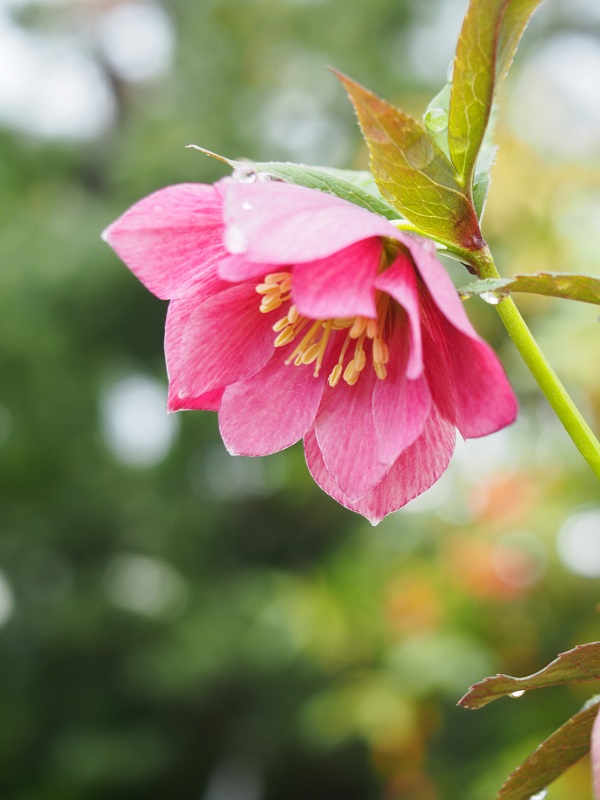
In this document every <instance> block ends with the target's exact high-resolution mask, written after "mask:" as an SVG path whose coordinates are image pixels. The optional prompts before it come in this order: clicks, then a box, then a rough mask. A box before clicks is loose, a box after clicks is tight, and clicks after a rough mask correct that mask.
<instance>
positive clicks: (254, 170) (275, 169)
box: [189, 145, 400, 220]
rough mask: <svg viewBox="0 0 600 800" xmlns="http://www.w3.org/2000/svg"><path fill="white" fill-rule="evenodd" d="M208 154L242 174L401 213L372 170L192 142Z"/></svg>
mask: <svg viewBox="0 0 600 800" xmlns="http://www.w3.org/2000/svg"><path fill="white" fill-rule="evenodd" d="M189 147H193V148H194V149H195V150H200V152H202V153H204V154H205V155H207V156H211V157H212V158H216V159H217V160H219V161H223V162H224V163H225V164H228V165H229V166H230V167H231V168H232V169H233V170H237V171H238V172H239V173H240V174H244V173H245V174H247V176H248V177H249V178H250V177H251V176H252V175H253V174H254V175H257V174H259V173H260V174H262V175H269V176H271V177H273V178H278V179H280V180H283V181H287V183H295V184H297V185H298V186H307V187H308V188H309V189H318V190H319V191H321V192H327V193H329V194H333V195H336V197H341V198H342V199H344V200H348V201H349V202H351V203H354V204H355V205H357V206H361V207H362V208H366V209H367V210H368V211H372V212H373V213H374V214H379V215H380V216H382V217H385V218H386V219H389V220H398V219H399V218H400V215H399V214H398V212H397V211H396V210H395V209H394V208H392V207H391V206H390V205H388V203H386V202H385V200H383V198H382V197H381V195H380V194H379V191H378V189H377V186H376V185H375V183H374V181H373V178H372V176H371V175H370V173H369V172H364V171H362V172H355V171H353V170H341V169H340V170H336V169H329V168H328V167H307V166H305V165H304V164H291V163H288V162H283V161H264V162H259V161H234V160H233V159H231V158H225V157H224V156H220V155H217V154H216V153H211V152H210V150H205V149H204V148H203V147H198V145H189Z"/></svg>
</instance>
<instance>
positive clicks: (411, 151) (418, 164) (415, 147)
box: [404, 135, 435, 169]
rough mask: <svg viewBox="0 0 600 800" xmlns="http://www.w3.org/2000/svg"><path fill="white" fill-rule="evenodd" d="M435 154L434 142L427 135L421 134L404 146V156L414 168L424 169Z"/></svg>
mask: <svg viewBox="0 0 600 800" xmlns="http://www.w3.org/2000/svg"><path fill="white" fill-rule="evenodd" d="M434 155H435V151H434V149H433V144H432V143H431V141H430V140H429V139H428V138H427V136H424V135H420V136H418V137H416V138H415V140H414V141H413V142H411V143H410V144H409V145H407V146H406V147H405V148H404V156H405V158H406V160H407V161H408V163H409V164H410V166H411V167H412V168H413V169H424V168H425V167H426V166H428V165H429V164H431V162H432V161H433V158H434Z"/></svg>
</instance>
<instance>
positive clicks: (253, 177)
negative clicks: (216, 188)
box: [231, 165, 258, 183]
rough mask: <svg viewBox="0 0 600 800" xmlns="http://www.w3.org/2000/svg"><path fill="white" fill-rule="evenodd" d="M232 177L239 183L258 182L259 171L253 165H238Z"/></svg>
mask: <svg viewBox="0 0 600 800" xmlns="http://www.w3.org/2000/svg"><path fill="white" fill-rule="evenodd" d="M231 177H232V178H233V179H234V180H236V181H237V182H238V183H256V181H257V180H258V173H257V171H256V170H255V169H254V167H252V166H250V165H249V166H242V167H236V168H235V169H234V170H233V173H232V175H231Z"/></svg>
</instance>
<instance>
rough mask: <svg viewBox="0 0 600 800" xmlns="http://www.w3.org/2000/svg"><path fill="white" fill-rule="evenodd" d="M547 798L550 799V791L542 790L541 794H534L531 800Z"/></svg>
mask: <svg viewBox="0 0 600 800" xmlns="http://www.w3.org/2000/svg"><path fill="white" fill-rule="evenodd" d="M546 797H548V789H542V791H541V792H538V793H537V794H532V795H531V797H530V798H529V800H545V798H546Z"/></svg>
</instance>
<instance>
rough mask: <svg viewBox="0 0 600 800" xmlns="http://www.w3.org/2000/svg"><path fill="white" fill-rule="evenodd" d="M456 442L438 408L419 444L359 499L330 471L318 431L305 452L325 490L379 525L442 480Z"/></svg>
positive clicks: (306, 442) (310, 437)
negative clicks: (340, 483)
mask: <svg viewBox="0 0 600 800" xmlns="http://www.w3.org/2000/svg"><path fill="white" fill-rule="evenodd" d="M454 440H455V432H454V427H453V426H452V425H451V424H450V423H448V422H447V421H445V420H444V419H443V418H442V417H441V416H440V415H439V414H438V413H437V411H436V410H435V409H434V411H433V413H432V414H431V416H430V417H429V420H428V421H427V425H426V426H425V430H424V431H423V433H422V434H421V436H420V437H419V438H418V439H417V441H416V442H414V444H413V445H411V447H409V448H408V449H407V450H405V451H404V452H403V453H402V455H401V456H400V458H399V459H398V460H397V461H396V463H395V464H394V465H393V466H392V468H391V469H390V470H389V472H388V473H387V474H386V475H385V476H384V477H383V479H382V480H381V481H380V482H379V483H378V484H377V485H376V486H374V487H373V489H371V491H370V492H368V493H367V494H365V495H364V496H363V497H361V498H359V499H352V498H349V497H348V495H346V494H345V493H344V492H342V491H341V490H340V488H339V486H338V485H337V483H336V481H335V480H334V478H333V476H332V475H331V473H330V472H329V470H328V469H327V466H326V464H325V460H324V458H323V454H322V452H321V450H320V448H319V444H318V441H317V437H316V435H315V432H314V429H313V430H310V431H309V432H308V433H307V435H306V436H305V437H304V452H305V456H306V463H307V465H308V468H309V470H310V473H311V475H312V476H313V478H314V480H315V481H316V483H317V484H318V485H319V486H320V487H321V488H322V489H323V491H325V492H327V494H329V495H331V497H333V498H334V500H337V501H338V503H341V504H342V505H343V506H345V507H346V508H349V509H350V510H351V511H356V512H357V513H359V514H362V515H363V516H364V517H366V518H367V519H368V520H369V522H371V524H372V525H377V523H378V522H381V520H382V519H383V518H384V517H385V516H386V515H387V514H390V513H391V512H392V511H397V510H398V509H399V508H402V506H404V505H406V503H408V502H409V500H412V499H413V498H415V497H417V496H418V495H420V494H422V493H423V492H424V491H425V490H426V489H428V488H429V487H430V486H432V485H433V484H434V483H435V482H436V481H437V480H438V479H439V478H440V476H441V475H442V473H443V472H444V470H445V469H446V467H447V466H448V464H449V463H450V458H451V456H452V452H453V450H454Z"/></svg>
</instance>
